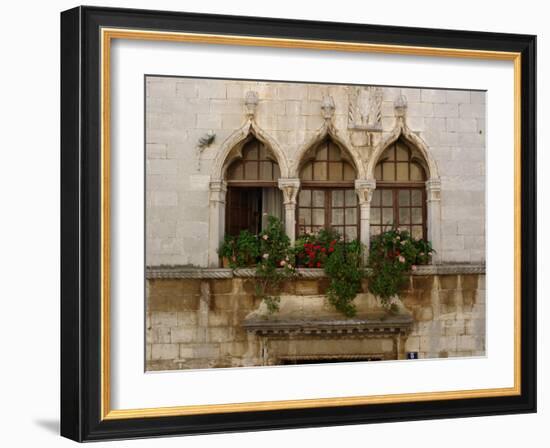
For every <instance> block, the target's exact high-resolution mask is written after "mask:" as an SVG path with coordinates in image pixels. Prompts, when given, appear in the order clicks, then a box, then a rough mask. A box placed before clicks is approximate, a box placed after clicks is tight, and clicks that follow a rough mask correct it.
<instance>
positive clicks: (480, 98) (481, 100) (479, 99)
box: [470, 92, 486, 104]
mask: <svg viewBox="0 0 550 448" xmlns="http://www.w3.org/2000/svg"><path fill="white" fill-rule="evenodd" d="M485 97H486V92H470V102H471V103H472V104H485Z"/></svg>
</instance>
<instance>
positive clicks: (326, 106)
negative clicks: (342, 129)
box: [321, 95, 336, 120]
mask: <svg viewBox="0 0 550 448" xmlns="http://www.w3.org/2000/svg"><path fill="white" fill-rule="evenodd" d="M335 110H336V106H335V105H334V99H333V98H332V97H331V96H330V95H325V96H323V100H322V101H321V114H322V115H323V118H324V119H325V120H330V119H332V117H333V116H334V111H335Z"/></svg>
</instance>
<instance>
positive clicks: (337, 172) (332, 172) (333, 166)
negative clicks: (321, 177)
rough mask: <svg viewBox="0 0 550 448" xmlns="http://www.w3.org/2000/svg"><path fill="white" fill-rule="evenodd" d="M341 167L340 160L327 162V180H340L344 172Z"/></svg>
mask: <svg viewBox="0 0 550 448" xmlns="http://www.w3.org/2000/svg"><path fill="white" fill-rule="evenodd" d="M342 169H343V167H342V164H341V163H340V162H330V163H329V164H328V170H329V171H328V174H329V176H328V179H329V180H342V179H343V178H344V174H343V171H342Z"/></svg>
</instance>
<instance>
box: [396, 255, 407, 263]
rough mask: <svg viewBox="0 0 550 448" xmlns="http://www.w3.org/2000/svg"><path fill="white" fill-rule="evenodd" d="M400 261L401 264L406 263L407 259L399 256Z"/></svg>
mask: <svg viewBox="0 0 550 448" xmlns="http://www.w3.org/2000/svg"><path fill="white" fill-rule="evenodd" d="M398 260H399V262H400V263H405V257H404V256H403V255H399V258H398Z"/></svg>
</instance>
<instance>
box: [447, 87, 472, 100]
mask: <svg viewBox="0 0 550 448" xmlns="http://www.w3.org/2000/svg"><path fill="white" fill-rule="evenodd" d="M447 102H448V103H469V102H470V91H469V90H447Z"/></svg>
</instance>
